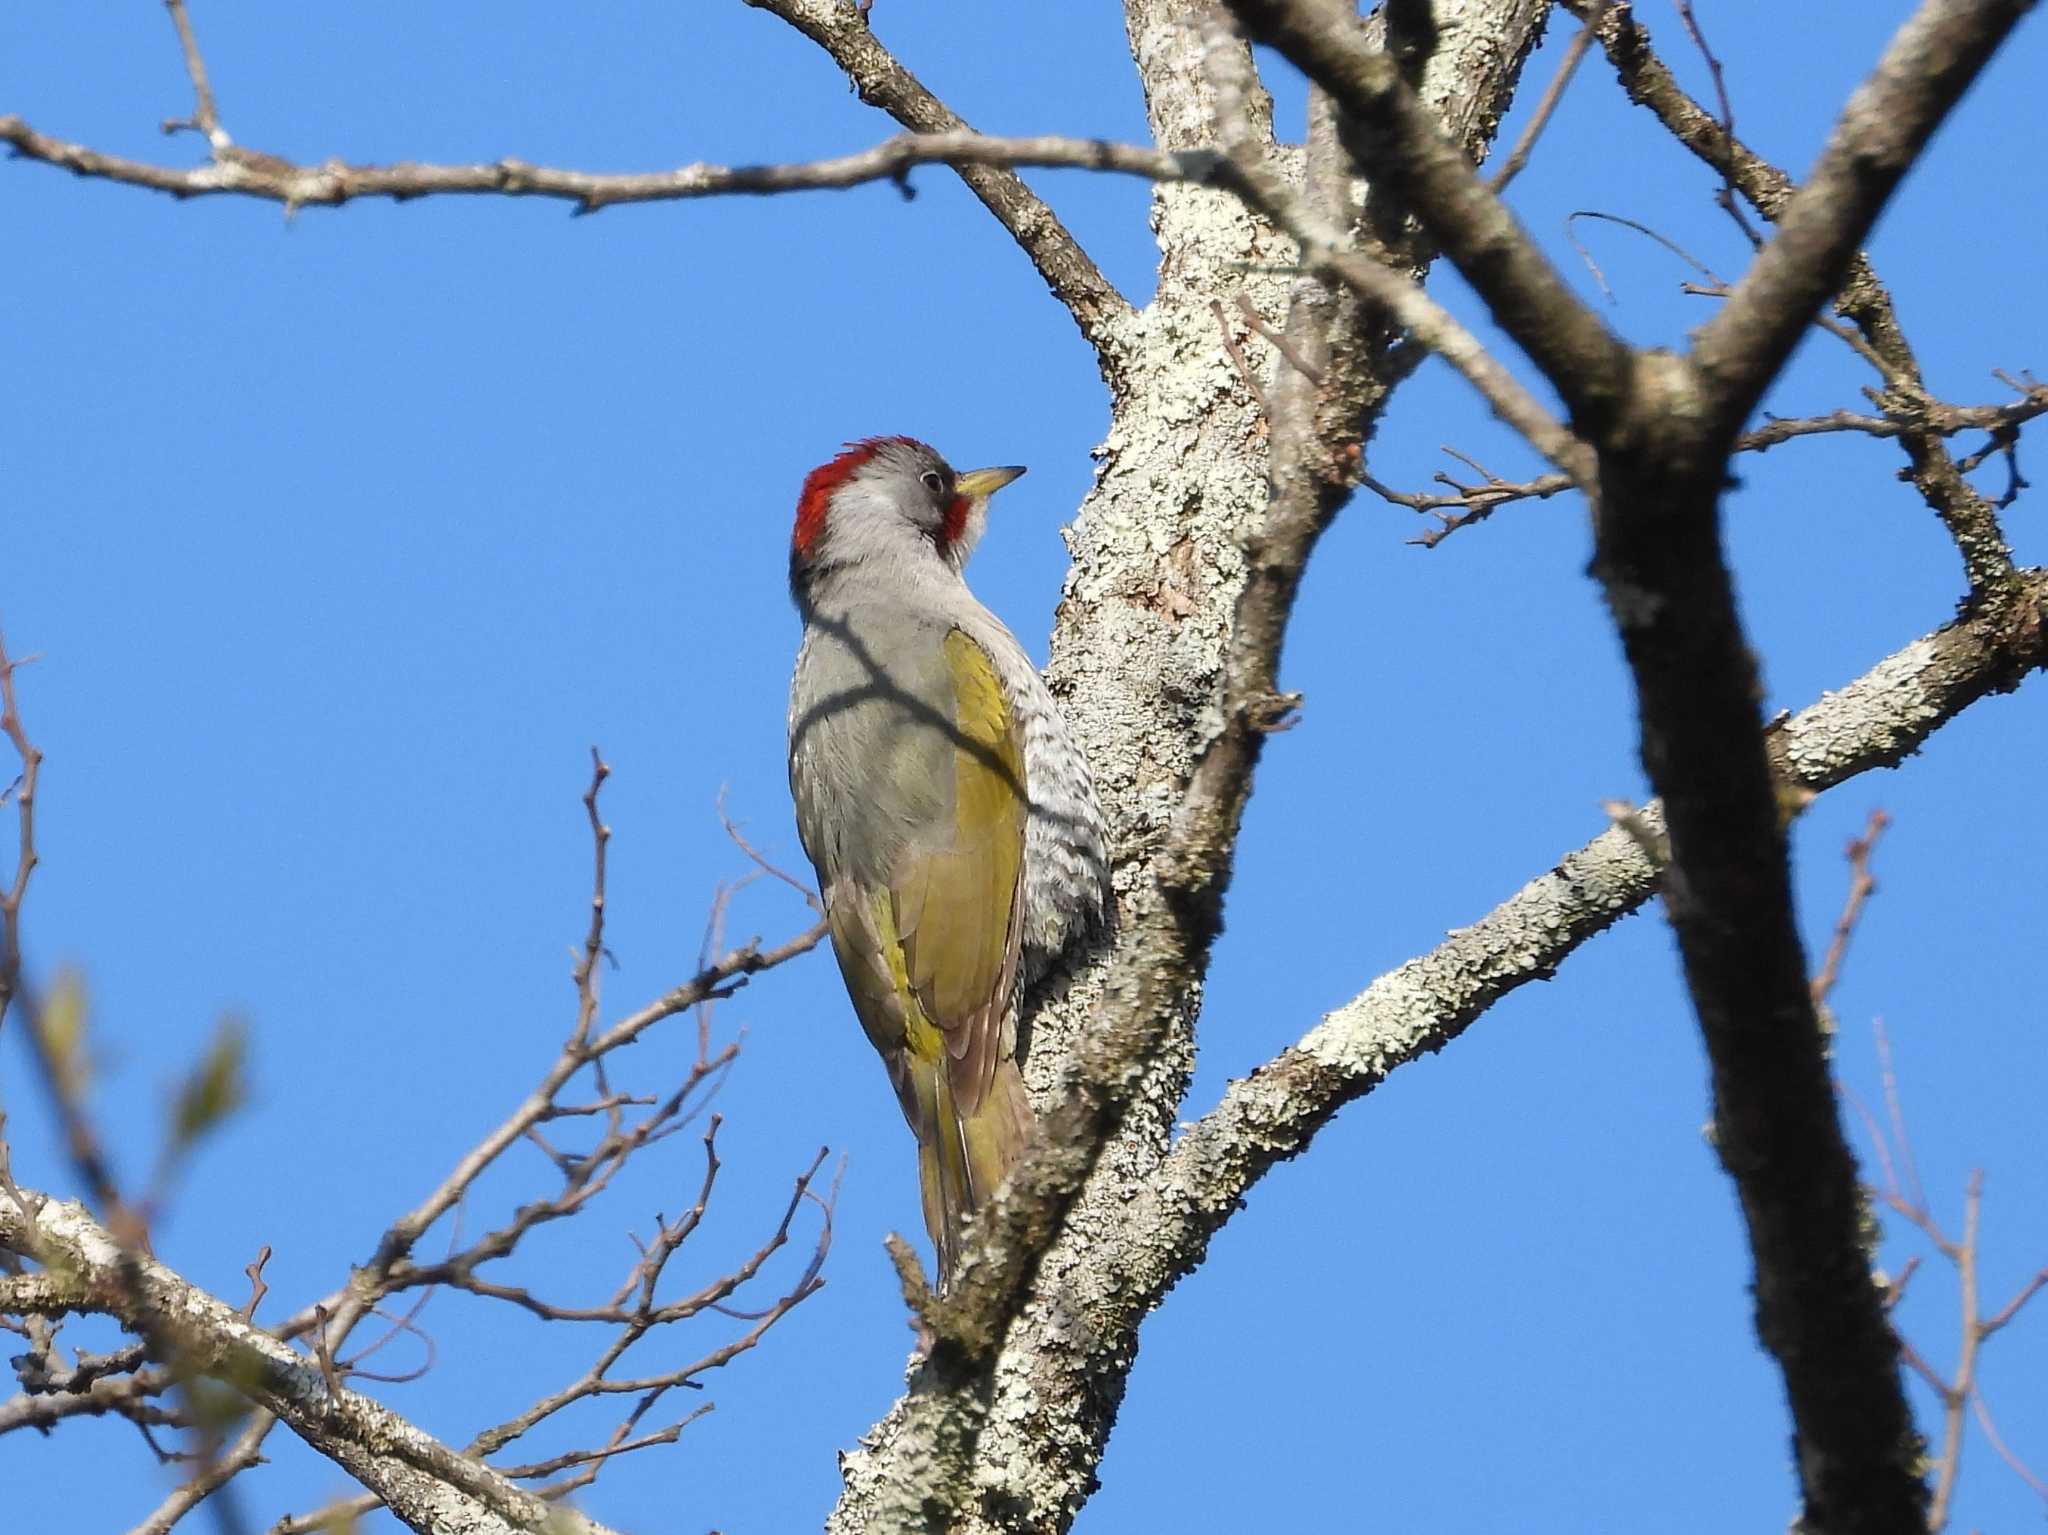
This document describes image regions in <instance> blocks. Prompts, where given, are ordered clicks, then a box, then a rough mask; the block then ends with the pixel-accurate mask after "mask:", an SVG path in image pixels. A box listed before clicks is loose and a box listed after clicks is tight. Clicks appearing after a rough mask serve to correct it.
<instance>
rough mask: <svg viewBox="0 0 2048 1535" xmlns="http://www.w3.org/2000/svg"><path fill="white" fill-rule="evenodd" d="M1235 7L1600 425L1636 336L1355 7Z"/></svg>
mask: <svg viewBox="0 0 2048 1535" xmlns="http://www.w3.org/2000/svg"><path fill="white" fill-rule="evenodd" d="M1230 9H1231V11H1232V12H1233V13H1234V14H1235V15H1236V16H1237V17H1238V19H1239V20H1240V21H1241V22H1243V24H1244V26H1245V29H1246V31H1247V32H1249V33H1250V34H1251V36H1252V38H1253V39H1254V40H1255V41H1258V42H1263V43H1266V44H1269V45H1270V46H1272V47H1275V48H1278V49H1279V50H1280V51H1281V52H1282V53H1283V54H1285V55H1286V56H1287V57H1288V59H1289V60H1290V61H1291V62H1293V63H1294V64H1295V65H1296V66H1297V67H1298V68H1300V69H1301V70H1302V72H1303V73H1305V74H1306V75H1307V76H1308V77H1309V78H1310V79H1311V80H1313V81H1314V82H1315V83H1316V84H1317V85H1319V86H1321V87H1322V88H1323V89H1324V90H1326V91H1328V92H1329V93H1330V95H1331V97H1332V99H1333V100H1334V101H1335V102H1336V103H1337V105H1338V106H1339V107H1340V108H1341V109H1342V110H1343V112H1344V113H1345V119H1344V128H1343V132H1344V143H1345V147H1346V148H1347V149H1348V150H1349V151H1350V152H1351V153H1352V155H1353V156H1354V157H1356V159H1357V161H1358V163H1359V164H1360V165H1361V166H1362V167H1363V168H1364V169H1365V170H1366V171H1367V172H1369V173H1370V174H1371V176H1372V177H1373V179H1374V182H1375V185H1376V186H1377V187H1380V188H1383V189H1384V190H1385V191H1386V192H1388V193H1391V194H1392V195H1393V196H1395V197H1397V198H1398V199H1399V200H1400V203H1401V205H1402V206H1403V207H1404V208H1405V209H1406V210H1407V211H1408V212H1409V213H1410V214H1411V215H1412V216H1414V217H1415V218H1416V219H1418V220H1420V221H1421V223H1422V224H1423V226H1424V227H1425V228H1426V229H1427V230H1428V232H1429V234H1430V236H1431V238H1432V239H1433V240H1434V241H1435V242H1436V243H1437V244H1438V245H1439V246H1440V247H1441V248H1442V249H1443V252H1444V254H1445V255H1447V256H1449V257H1450V258H1451V261H1452V262H1453V263H1454V264H1455V265H1456V266H1457V268H1458V270H1459V272H1460V273H1461V274H1462V275H1463V276H1464V277H1465V279H1466V281H1468V282H1470V283H1471V284H1472V285H1473V287H1474V288H1476V289H1477V290H1478V292H1479V294H1480V297H1481V298H1483V299H1484V300H1485V301H1486V305H1487V307H1488V309H1489V310H1491V311H1492V313H1493V317H1494V319H1495V320H1497V321H1498V322H1499V323H1500V325H1501V327H1502V328H1503V329H1504V330H1506V331H1507V333H1508V334H1509V335H1510V336H1512V337H1513V338H1514V340H1515V343H1516V345H1518V346H1519V347H1521V348H1522V350H1523V351H1524V352H1526V353H1527V354H1528V355H1529V357H1530V359H1531V360H1532V361H1533V362H1534V363H1535V364H1536V366H1537V367H1538V368H1540V369H1541V370H1542V371H1543V374H1544V376H1545V377H1546V378H1548V379H1549V380H1550V382H1551V384H1552V385H1553V386H1554V387H1555V388H1556V389H1557V391H1558V392H1559V394H1561V395H1562V396H1563V397H1564V400H1565V403H1566V404H1567V405H1568V406H1569V407H1570V409H1571V412H1572V418H1573V424H1574V426H1575V427H1576V428H1577V429H1578V430H1579V431H1580V432H1581V434H1585V433H1589V432H1590V433H1592V434H1595V435H1598V434H1599V433H1600V432H1601V431H1603V430H1604V429H1605V424H1606V423H1607V421H1608V420H1609V419H1610V417H1611V416H1612V414H1613V412H1614V410H1615V409H1616V407H1617V405H1618V403H1619V401H1620V399H1621V397H1622V395H1623V394H1624V392H1625V391H1626V389H1627V387H1628V371H1629V352H1628V348H1627V347H1626V346H1625V345H1623V343H1622V342H1621V341H1620V340H1619V339H1618V338H1617V337H1615V336H1614V335H1613V334H1612V333H1611V332H1610V331H1609V330H1608V329H1607V326H1606V324H1605V323H1604V322H1603V321H1602V320H1601V319H1600V317H1599V316H1598V315H1596V314H1595V313H1593V311H1592V310H1590V309H1588V308H1587V307H1586V306H1585V305H1584V304H1583V303H1581V302H1580V301H1579V299H1578V297H1577V295H1575V294H1574V293H1573V292H1572V291H1571V289H1570V288H1569V287H1568V286H1566V284H1565V282H1564V279H1563V278H1562V277H1560V276H1559V275H1558V273H1557V271H1556V269H1555V268H1553V267H1552V266H1551V264H1550V262H1549V261H1548V259H1547V258H1545V256H1544V255H1543V253H1542V251H1541V250H1540V249H1539V248H1538V247H1537V245H1536V243H1535V242H1534V241H1533V240H1531V239H1530V238H1529V236H1528V234H1527V233H1526V231H1524V230H1523V229H1522V228H1521V226H1520V225H1519V224H1518V223H1517V222H1516V221H1515V218H1514V216H1513V215H1512V214H1511V213H1509V212H1508V210H1507V209H1506V208H1505V207H1503V206H1502V205H1501V203H1500V202H1499V200H1498V199H1496V198H1495V197H1494V196H1493V195H1492V193H1490V192H1489V191H1488V190H1487V189H1486V187H1485V185H1484V184H1483V183H1482V182H1481V181H1480V180H1479V177H1478V174H1477V172H1475V171H1474V169H1473V167H1472V162H1471V161H1470V160H1468V159H1467V158H1466V157H1465V156H1464V155H1463V154H1462V153H1460V152H1459V150H1458V148H1457V146H1456V145H1454V144H1452V143H1450V142H1449V141H1448V140H1446V139H1445V137H1444V136H1443V133H1442V131H1441V130H1440V128H1439V127H1438V125H1437V123H1436V121H1435V119H1434V118H1433V116H1432V115H1431V113H1430V111H1429V110H1428V108H1426V107H1425V106H1424V105H1423V104H1422V103H1421V102H1420V101H1418V100H1417V99H1416V96H1415V93H1414V92H1413V91H1412V90H1410V89H1409V87H1408V85H1407V83H1406V82H1405V81H1404V80H1403V79H1402V78H1401V72H1400V68H1399V66H1398V65H1397V64H1396V62H1395V60H1394V58H1393V57H1392V56H1391V55H1390V54H1388V53H1385V52H1382V51H1380V50H1378V49H1375V48H1374V47H1372V46H1371V44H1370V42H1369V40H1368V38H1367V35H1366V31H1365V24H1364V23H1363V22H1362V21H1361V20H1360V18H1359V16H1358V13H1357V11H1356V10H1355V9H1354V8H1352V7H1351V6H1349V5H1342V4H1335V3H1331V0H1230ZM1491 398H1492V397H1491V396H1490V395H1489V400H1491ZM1515 424H1516V425H1517V426H1518V427H1519V425H1520V424H1519V423H1515ZM1538 446H1539V447H1541V446H1542V445H1541V444H1540V443H1539V444H1538ZM1546 456H1551V455H1550V454H1548V452H1547V451H1546Z"/></svg>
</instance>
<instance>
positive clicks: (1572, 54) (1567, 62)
mask: <svg viewBox="0 0 2048 1535" xmlns="http://www.w3.org/2000/svg"><path fill="white" fill-rule="evenodd" d="M1609 3H1610V0H1600V3H1599V6H1598V8H1597V9H1595V11H1594V12H1593V14H1592V15H1591V16H1589V17H1588V18H1587V19H1586V20H1585V22H1583V23H1582V24H1581V25H1580V27H1579V30H1578V35H1577V36H1575V37H1573V38H1572V40H1571V42H1570V43H1568V44H1566V45H1565V50H1564V57H1563V58H1562V59H1560V60H1559V61H1558V65H1557V73H1556V74H1554V75H1552V76H1551V77H1550V84H1549V85H1548V86H1546V87H1545V88H1544V91H1543V98H1542V100H1540V101H1538V102H1537V103H1536V112H1535V115H1534V116H1532V117H1531V118H1530V119H1529V126H1528V127H1526V128H1524V129H1523V130H1522V136H1521V137H1520V138H1518V139H1516V140H1515V147H1514V148H1513V149H1512V150H1511V151H1509V153H1508V157H1507V159H1505V160H1504V161H1502V162H1501V167H1500V169H1499V170H1497V171H1495V172H1494V173H1493V179H1492V180H1491V181H1489V182H1487V184H1486V185H1487V189H1488V190H1489V191H1491V192H1492V193H1493V194H1494V195H1495V196H1496V197H1498V196H1499V195H1500V194H1501V193H1502V192H1504V191H1506V190H1507V185H1508V183H1509V182H1511V181H1513V180H1514V179H1515V177H1517V176H1519V175H1520V174H1521V173H1522V167H1523V166H1525V165H1527V164H1528V163H1529V153H1530V151H1531V150H1533V149H1534V148H1535V147H1536V140H1537V139H1539V138H1541V137H1542V136H1543V130H1544V129H1545V128H1546V127H1548V126H1549V125H1550V119H1551V117H1552V116H1553V115H1554V114H1555V113H1556V111H1557V108H1558V103H1560V102H1561V101H1563V100H1564V90H1565V87H1566V86H1568V85H1570V84H1571V82H1572V76H1573V75H1575V74H1577V73H1578V68H1579V63H1580V61H1581V60H1583V59H1584V58H1585V57H1586V49H1587V48H1588V47H1589V46H1590V45H1591V44H1592V41H1593V27H1594V24H1595V23H1596V22H1598V21H1599V19H1600V17H1601V15H1602V14H1604V13H1605V11H1606V9H1607V6H1608V4H1609Z"/></svg>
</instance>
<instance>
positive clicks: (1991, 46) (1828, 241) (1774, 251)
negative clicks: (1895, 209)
mask: <svg viewBox="0 0 2048 1535" xmlns="http://www.w3.org/2000/svg"><path fill="white" fill-rule="evenodd" d="M2032 8H2033V0H1925V3H1923V4H1922V5H1921V7H1920V9H1919V10H1918V11H1916V12H1915V13H1914V14H1913V16H1912V17H1911V19H1909V20H1908V21H1907V22H1906V24H1905V25H1904V26H1903V27H1901V28H1900V29H1899V32H1898V34H1897V35H1896V36H1895V37H1894V38H1893V39H1892V43H1891V46H1890V47H1889V48H1887V49H1886V50H1885V54H1884V57H1883V59H1882V60H1880V61H1879V63H1878V66H1877V70H1876V72H1875V73H1874V74H1873V75H1872V76H1871V77H1870V79H1869V81H1867V82H1866V83H1865V84H1864V85H1863V86H1862V87H1861V88H1859V89H1858V90H1857V92H1856V94H1855V95H1854V96H1852V97H1851V98H1850V99H1849V104H1848V105H1847V107H1845V108H1844V109H1843V112H1842V116H1841V119H1840V121H1839V122H1838V123H1837V124H1836V126H1835V131H1834V133H1833V135H1832V136H1831V137H1830V138H1829V140H1828V145H1827V148H1826V149H1825V150H1824V151H1823V152H1822V154H1821V158H1820V161H1819V163H1818V164H1817V165H1815V166H1814V169H1813V175H1812V177H1811V178H1810V179H1809V180H1808V181H1807V183H1806V184H1805V185H1804V186H1803V187H1801V188H1800V189H1799V190H1798V191H1797V192H1796V193H1795V194H1794V195H1793V198H1792V201H1791V202H1790V203H1789V204H1788V205H1787V206H1786V208H1785V210H1784V212H1783V214H1782V215H1781V216H1780V218H1779V220H1778V234H1777V237H1776V238H1775V239H1773V240H1772V241H1771V242H1770V243H1769V244H1768V245H1766V246H1765V247H1764V249H1763V251H1762V252H1761V253H1760V254H1759V255H1758V257H1757V259H1756V262H1755V264H1754V265H1753V266H1752V267H1751V268H1750V270H1749V271H1748V273H1747V274H1745V275H1744V277H1743V278H1742V280H1741V281H1740V282H1739V283H1738V284H1737V285H1736V288H1735V292H1734V293H1733V294H1732V295H1731V296H1730V297H1729V300H1728V302H1727V304H1726V306H1725V307H1723V308H1722V309H1721V310H1720V311H1719V312H1718V313H1717V314H1715V316H1714V317H1713V318H1712V319H1711V320H1709V321H1708V322H1707V324H1706V326H1705V327H1704V328H1703V329H1702V330H1701V331H1700V332H1699V337H1698V340H1697V341H1696V342H1695V344H1694V347H1693V353H1692V355H1693V361H1694V363H1695V365H1696V366H1697V367H1698V369H1699V372H1700V374H1701V376H1702V377H1703V378H1704V380H1705V382H1706V403H1707V405H1708V407H1709V409H1710V410H1711V411H1712V412H1713V418H1712V421H1711V423H1710V424H1706V423H1703V426H1702V430H1703V432H1706V433H1707V435H1711V436H1727V437H1732V436H1733V435H1734V434H1735V432H1736V431H1737V430H1738V429H1739V428H1740V426H1741V425H1742V423H1743V421H1744V420H1746V419H1747V418H1748V416H1749V413H1750V411H1751V410H1752V409H1754V408H1755V406H1756V403H1757V401H1758V400H1759V399H1761V398H1762V397H1763V392H1764V390H1765V388H1766V387H1767V386H1768V385H1769V384H1770V382H1771V381H1772V380H1773V379H1775V378H1776V377H1777V376H1778V372H1779V370H1780V369H1781V368H1783V367H1784V365H1785V360H1786V359H1787V358H1788V357H1790V356H1791V355H1792V348H1793V346H1794V345H1795V344H1796V343H1797V342H1798V340H1799V338H1800V336H1801V335H1802V334H1804V332H1805V330H1806V327H1807V325H1808V324H1810V323H1811V322H1812V319H1813V316H1814V313H1815V312H1816V311H1817V310H1818V309H1819V308H1820V307H1821V305H1822V304H1824V303H1825V302H1826V301H1827V300H1828V298H1829V297H1830V296H1831V295H1832V294H1833V293H1834V292H1835V291H1836V289H1837V288H1838V287H1839V286H1840V284H1841V283H1842V281H1843V279H1844V278H1845V277H1846V276H1847V275H1848V271H1849V264H1850V262H1851V261H1852V260H1853V259H1854V258H1855V256H1856V252H1857V250H1858V248H1859V247H1860V246H1861V245H1862V244H1863V237H1864V236H1865V235H1866V234H1867V233H1869V231H1870V228H1871V226H1872V225H1873V224H1875V223H1876V222H1877V216H1878V214H1879V212H1881V211H1882V210H1883V208H1884V205H1885V203H1886V202H1887V201H1889V200H1890V197H1891V194H1892V192H1893V191H1894V190H1895V189H1896V188H1897V186H1898V184H1899V181H1900V180H1901V178H1903V177H1904V176H1905V174H1906V172H1907V171H1908V170H1909V169H1911V167H1912V165H1913V162H1914V161H1915V160H1917V159H1918V158H1919V155H1920V151H1921V150H1922V149H1923V148H1924V147H1925V146H1926V143H1927V141H1928V139H1929V138H1930V137H1932V135H1933V133H1934V130H1935V129H1936V128H1937V127H1939V126H1940V124H1941V121H1942V119H1943V118H1944V117H1946V116H1947V115H1948V112H1949V109H1950V108H1951V107H1953V106H1954V105H1955V104H1956V102H1957V101H1958V100H1960V99H1961V97H1962V94H1963V92H1964V91H1965V90H1967V89H1968V88H1969V85H1970V83H1971V82H1972V81H1973V80H1975V79H1976V78H1977V74H1978V71H1979V70H1981V69H1982V68H1983V67H1984V65H1985V64H1986V63H1988V62H1989V61H1990V58H1991V55H1992V54H1993V53H1994V52H1995V51H1996V50H1997V48H1998V45H1999V44H2000V43H2001V42H2003V41H2004V40H2005V37H2006V34H2007V33H2009V32H2010V31H2011V30H2012V29H2013V28H2014V27H2015V26H2017V25H2018V24H2019V20H2020V17H2021V16H2023V15H2024V14H2026V12H2027V11H2029V10H2031V9H2032Z"/></svg>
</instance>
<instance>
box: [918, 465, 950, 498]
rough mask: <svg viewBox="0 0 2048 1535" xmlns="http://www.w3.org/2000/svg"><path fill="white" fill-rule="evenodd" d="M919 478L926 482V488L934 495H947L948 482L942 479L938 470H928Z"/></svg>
mask: <svg viewBox="0 0 2048 1535" xmlns="http://www.w3.org/2000/svg"><path fill="white" fill-rule="evenodd" d="M918 478H919V479H921V480H923V481H924V488H925V489H926V490H928V491H930V492H931V493H932V494H933V495H935V496H942V495H944V494H945V493H946V482H945V480H944V479H942V478H941V477H940V475H939V471H938V470H936V469H927V470H925V472H924V473H923V474H921V475H919V476H918Z"/></svg>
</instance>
